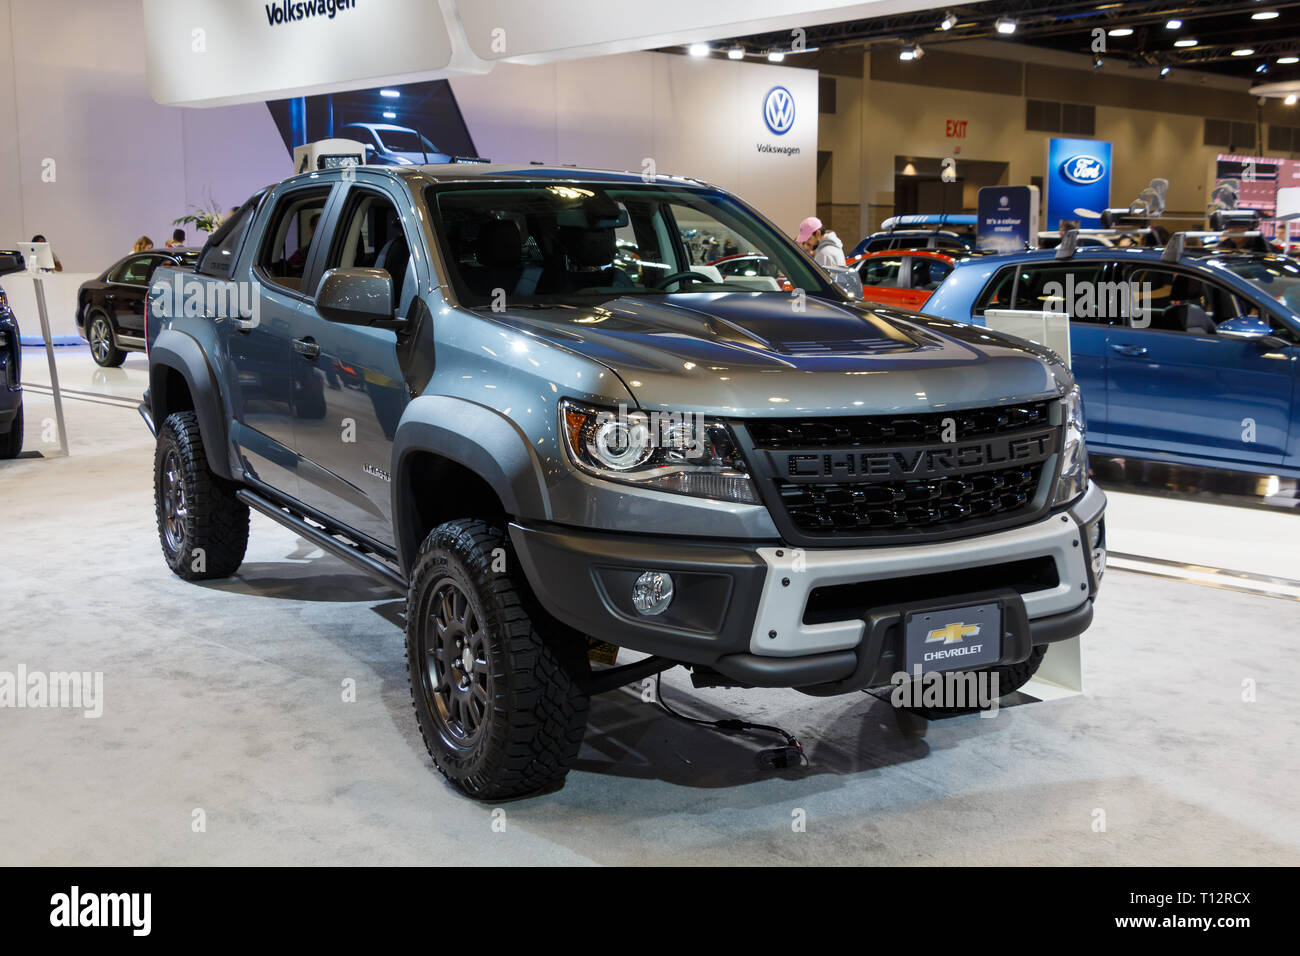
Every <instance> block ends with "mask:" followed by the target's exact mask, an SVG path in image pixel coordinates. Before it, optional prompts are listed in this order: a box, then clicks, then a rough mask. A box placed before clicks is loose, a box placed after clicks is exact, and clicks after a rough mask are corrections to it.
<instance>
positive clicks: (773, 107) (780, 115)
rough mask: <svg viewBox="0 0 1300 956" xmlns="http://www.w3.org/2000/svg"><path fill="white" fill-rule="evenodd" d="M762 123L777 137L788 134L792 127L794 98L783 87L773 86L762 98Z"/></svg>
mask: <svg viewBox="0 0 1300 956" xmlns="http://www.w3.org/2000/svg"><path fill="white" fill-rule="evenodd" d="M763 122H764V123H766V124H767V128H768V129H770V130H771V131H772V132H773V133H774V134H776V135H777V136H783V135H784V134H786V133H788V132H790V127H791V126H793V125H794V97H793V96H791V95H790V91H789V90H787V89H786V88H785V87H784V86H774V87H772V88H771V89H770V90H768V91H767V96H765V97H763Z"/></svg>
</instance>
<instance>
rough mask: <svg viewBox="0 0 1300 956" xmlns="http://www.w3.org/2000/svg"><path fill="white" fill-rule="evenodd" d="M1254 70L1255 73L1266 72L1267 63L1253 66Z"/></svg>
mask: <svg viewBox="0 0 1300 956" xmlns="http://www.w3.org/2000/svg"><path fill="white" fill-rule="evenodd" d="M1255 72H1256V73H1267V72H1268V64H1267V63H1261V64H1260V65H1259V66H1257V67H1255Z"/></svg>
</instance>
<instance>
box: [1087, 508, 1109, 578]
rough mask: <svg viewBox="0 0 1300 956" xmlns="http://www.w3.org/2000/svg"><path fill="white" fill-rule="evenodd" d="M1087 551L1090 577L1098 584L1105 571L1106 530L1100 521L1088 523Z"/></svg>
mask: <svg viewBox="0 0 1300 956" xmlns="http://www.w3.org/2000/svg"><path fill="white" fill-rule="evenodd" d="M1088 551H1089V552H1090V553H1091V555H1092V578H1093V580H1094V581H1096V582H1097V583H1098V584H1100V583H1101V576H1102V575H1103V574H1105V573H1106V532H1105V529H1104V524H1103V522H1102V521H1094V522H1093V523H1092V524H1090V525H1088Z"/></svg>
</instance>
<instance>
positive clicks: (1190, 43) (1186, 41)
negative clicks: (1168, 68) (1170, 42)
mask: <svg viewBox="0 0 1300 956" xmlns="http://www.w3.org/2000/svg"><path fill="white" fill-rule="evenodd" d="M1174 46H1196V41H1195V40H1193V39H1192V38H1191V37H1184V38H1183V39H1181V40H1175V41H1174Z"/></svg>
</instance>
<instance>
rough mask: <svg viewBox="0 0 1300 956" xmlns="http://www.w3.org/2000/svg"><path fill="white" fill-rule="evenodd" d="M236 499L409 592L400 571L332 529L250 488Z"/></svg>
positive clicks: (400, 589) (360, 567)
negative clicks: (350, 542) (322, 526)
mask: <svg viewBox="0 0 1300 956" xmlns="http://www.w3.org/2000/svg"><path fill="white" fill-rule="evenodd" d="M235 497H236V498H238V499H239V500H240V501H242V502H243V503H244V504H246V505H248V507H250V508H252V509H253V510H254V511H259V512H261V513H262V514H264V515H266V516H267V517H268V518H270V519H271V520H272V521H274V522H276V523H277V524H282V525H284V526H285V527H286V528H288V529H289V530H290V531H292V532H293V533H294V534H297V535H299V536H301V537H303V538H306V539H307V540H308V541H310V542H311V543H312V544H315V545H318V546H319V547H321V548H323V549H324V550H326V551H328V552H329V553H330V554H332V555H334V556H335V557H339V558H342V559H343V560H344V561H346V562H348V563H349V564H351V565H353V566H354V567H356V568H358V569H360V570H362V571H365V572H366V573H368V574H370V575H372V576H374V577H376V578H378V579H379V580H381V581H383V582H384V583H385V584H388V585H389V586H391V587H392V588H393V589H394V590H396V591H400V592H401V593H403V594H405V593H406V579H405V578H403V577H402V576H401V575H400V574H398V573H397V571H396V570H394V569H393V568H392V567H390V566H389V565H387V564H385V563H384V562H383V561H381V560H379V559H378V558H375V557H372V556H370V555H369V554H366V553H364V552H363V551H361V550H360V549H359V548H357V547H356V546H354V545H350V544H348V543H347V542H345V541H340V540H339V539H338V538H336V537H334V535H333V534H331V533H330V532H329V530H328V529H326V528H318V527H317V526H316V525H314V524H308V523H307V522H306V521H305V520H303V519H302V518H300V517H299V516H298V515H295V514H292V513H291V512H289V511H287V510H285V509H284V508H282V507H280V506H279V505H277V504H276V503H275V502H273V501H270V500H268V499H267V498H263V497H262V496H261V495H259V494H257V493H256V492H252V491H249V490H248V489H247V488H241V489H239V490H238V491H237V492H235Z"/></svg>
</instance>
